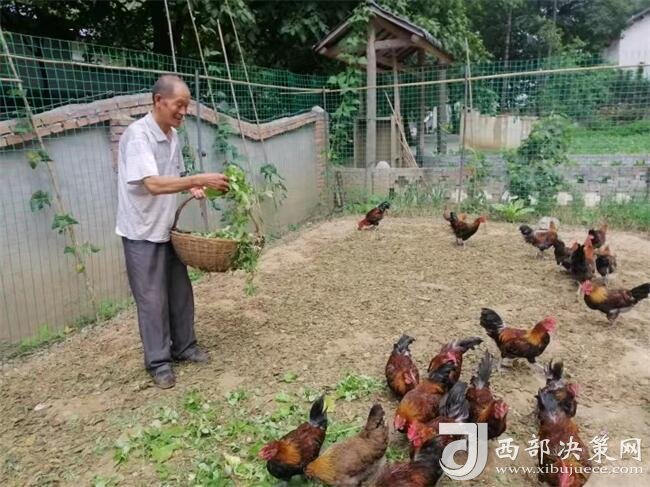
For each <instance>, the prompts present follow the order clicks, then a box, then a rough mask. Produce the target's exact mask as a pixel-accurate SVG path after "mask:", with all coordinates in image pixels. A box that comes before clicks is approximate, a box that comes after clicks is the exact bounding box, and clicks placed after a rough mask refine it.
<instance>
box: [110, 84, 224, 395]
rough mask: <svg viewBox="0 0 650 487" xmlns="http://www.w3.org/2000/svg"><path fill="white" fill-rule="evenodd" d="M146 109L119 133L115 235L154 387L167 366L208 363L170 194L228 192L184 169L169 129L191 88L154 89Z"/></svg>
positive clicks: (215, 176) (167, 383)
mask: <svg viewBox="0 0 650 487" xmlns="http://www.w3.org/2000/svg"><path fill="white" fill-rule="evenodd" d="M152 92H153V110H152V111H151V112H150V113H149V114H147V115H146V116H145V117H143V118H141V119H140V120H138V121H136V122H133V123H132V124H131V125H129V127H128V128H127V129H126V131H125V132H124V134H123V135H122V138H121V139H120V145H119V156H118V205H117V223H116V229H115V231H116V233H117V234H118V235H119V236H121V237H122V243H123V245H124V255H125V258H126V270H127V274H128V278H129V284H130V286H131V291H132V292H133V296H134V297H135V302H136V305H137V308H138V324H139V328H140V338H141V339H142V345H143V348H144V362H145V367H146V368H147V370H148V371H149V373H150V374H151V376H152V377H153V381H154V383H155V384H156V385H157V386H158V387H160V388H163V389H167V388H169V387H173V386H174V384H175V382H176V378H175V376H174V373H173V370H172V366H171V362H172V359H174V360H188V361H191V362H207V361H208V360H209V357H208V355H207V354H206V353H205V352H204V351H201V350H200V349H199V348H198V347H197V344H196V336H195V334H194V297H193V293H192V285H191V283H190V279H189V277H188V274H187V267H186V266H185V265H184V264H183V263H182V262H181V261H180V260H179V259H178V257H177V256H176V253H175V252H174V248H173V247H172V245H171V242H170V230H171V226H172V224H173V219H174V213H175V211H176V207H177V201H176V193H179V192H181V191H188V190H189V191H190V192H191V193H192V195H193V196H195V197H197V198H202V197H204V196H205V195H204V194H203V189H204V188H206V187H208V188H213V189H216V190H220V191H226V190H227V189H228V178H227V177H226V176H224V175H223V174H219V173H204V174H196V175H192V176H182V174H184V172H185V166H184V164H183V158H182V157H181V151H180V147H179V140H178V135H177V133H176V128H178V127H180V125H181V123H182V122H183V118H184V117H185V115H186V114H187V107H188V105H189V102H190V91H189V89H188V87H187V85H186V84H185V83H184V82H183V80H181V79H180V78H179V77H178V76H174V75H164V76H161V77H160V79H158V81H156V83H155V84H154V86H153V90H152Z"/></svg>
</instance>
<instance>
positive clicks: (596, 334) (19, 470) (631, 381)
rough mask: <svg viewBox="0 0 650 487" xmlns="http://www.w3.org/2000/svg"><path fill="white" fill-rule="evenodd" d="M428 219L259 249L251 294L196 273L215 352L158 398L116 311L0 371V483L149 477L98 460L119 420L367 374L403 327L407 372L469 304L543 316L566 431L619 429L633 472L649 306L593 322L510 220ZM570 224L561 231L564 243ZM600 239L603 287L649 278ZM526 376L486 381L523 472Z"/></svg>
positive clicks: (474, 325)
mask: <svg viewBox="0 0 650 487" xmlns="http://www.w3.org/2000/svg"><path fill="white" fill-rule="evenodd" d="M444 223H445V222H443V221H442V219H439V220H436V221H432V220H430V219H424V218H417V219H406V218H403V219H400V218H392V219H387V220H386V221H385V222H383V223H382V230H381V234H382V239H381V240H377V239H375V237H374V235H372V234H371V233H368V232H357V231H356V230H355V229H354V219H352V218H342V219H338V220H333V221H330V222H325V223H322V224H319V225H316V226H315V227H311V228H306V229H304V230H302V231H300V232H298V233H294V234H292V235H290V236H288V237H286V238H285V239H284V240H283V241H282V242H280V243H279V244H277V245H275V246H273V247H272V248H270V249H268V250H267V252H266V253H265V255H264V258H263V263H262V271H261V273H260V275H259V284H260V288H259V292H258V293H257V295H256V296H254V297H252V298H246V297H245V296H244V295H243V293H242V287H243V279H242V277H241V276H237V275H210V276H207V277H205V278H204V279H203V280H202V281H201V282H200V283H199V284H198V285H197V286H196V288H195V292H196V303H197V323H198V324H197V332H198V335H199V340H200V342H201V344H202V345H203V346H204V347H206V348H208V349H209V350H210V351H211V353H212V356H213V359H214V360H213V362H212V363H211V364H210V365H208V366H204V367H194V366H187V365H182V366H179V367H178V368H177V371H178V385H177V387H176V388H174V389H172V390H169V391H159V390H157V389H155V388H152V387H150V386H149V380H148V377H147V376H146V375H145V373H144V371H143V370H142V357H141V351H140V343H139V337H138V335H137V326H136V321H135V315H134V312H133V311H128V312H126V313H123V314H121V315H120V316H118V317H117V318H116V319H115V320H113V321H112V322H111V323H109V324H107V325H106V326H102V327H101V328H95V329H91V330H89V331H88V332H86V333H81V334H79V335H77V336H74V337H72V338H71V339H69V340H67V341H66V342H64V343H61V344H58V345H55V346H53V347H52V348H51V349H49V350H47V351H45V352H42V353H39V354H38V355H36V356H33V357H31V358H29V359H27V360H24V361H20V362H18V363H16V364H13V365H10V366H6V367H5V369H4V370H3V372H2V376H1V377H0V444H2V445H3V448H2V452H1V453H0V458H1V459H2V462H1V463H0V485H3V486H4V485H17V486H18V485H20V486H22V485H91V479H92V478H93V476H94V475H95V474H98V473H100V474H102V475H104V474H105V475H108V476H111V475H117V478H118V479H121V481H120V482H119V484H120V485H158V484H159V483H160V481H159V480H158V476H157V474H156V471H155V469H154V468H153V467H150V466H149V467H142V468H139V469H131V471H130V470H129V469H128V468H126V469H125V468H121V469H118V468H117V467H116V466H115V465H114V462H113V459H112V455H113V447H112V445H114V443H115V441H116V439H117V438H119V437H120V435H121V433H122V432H123V431H124V430H126V429H128V428H130V427H131V426H133V424H132V422H133V419H129V418H136V417H141V416H143V415H146V414H147V412H148V411H150V410H151V409H152V408H154V407H160V405H164V404H167V403H170V404H171V403H173V402H174V401H178V399H179V398H180V397H182V396H183V395H184V394H186V393H187V392H188V391H191V390H199V391H200V392H201V393H202V394H203V395H204V396H205V397H208V398H223V397H224V395H225V394H227V393H228V392H230V391H233V390H235V389H238V388H246V389H248V390H256V391H257V396H256V397H258V398H259V399H258V405H260V407H264V404H265V402H264V401H265V398H268V397H272V396H273V395H274V394H275V393H276V392H277V391H278V390H279V388H280V387H281V385H280V384H279V377H281V374H284V373H286V371H287V370H291V371H295V372H297V373H298V374H299V377H300V378H299V379H298V382H299V383H300V385H301V386H305V387H307V386H309V387H313V388H316V389H320V388H322V386H323V385H324V384H329V385H331V384H334V383H336V381H337V380H339V379H340V377H341V376H342V374H343V373H344V372H345V371H354V372H357V373H363V374H367V375H370V376H373V377H376V378H378V379H382V380H383V367H384V365H385V361H386V358H387V356H388V353H389V351H390V349H391V346H392V343H393V341H394V340H395V339H396V338H397V337H398V336H399V335H400V334H401V333H403V332H407V333H409V334H412V336H415V337H416V338H417V341H416V342H415V343H414V344H413V346H412V350H413V353H414V356H415V357H416V358H417V359H418V362H419V364H420V366H421V368H424V367H425V366H426V363H427V362H428V359H429V358H430V356H431V355H432V354H433V353H435V352H437V351H438V350H439V348H440V347H441V346H442V345H443V343H445V342H447V341H449V340H451V339H454V338H461V337H467V336H474V335H475V336H481V337H484V338H487V337H485V335H484V332H483V330H482V329H481V328H480V327H479V326H478V315H479V313H480V309H481V307H486V306H487V307H490V308H494V309H495V310H497V311H498V312H500V313H501V314H502V316H503V317H504V319H505V320H506V321H508V322H509V323H510V324H512V325H515V326H522V327H524V326H526V327H527V326H532V325H533V324H534V323H535V322H536V321H539V319H541V318H542V317H544V316H546V315H549V314H553V315H555V316H557V318H558V323H559V326H558V330H557V333H556V335H555V337H554V338H553V340H552V342H551V345H550V346H549V347H548V349H547V351H546V352H545V354H544V355H543V359H550V358H558V359H559V358H561V359H563V360H564V362H565V369H566V370H567V373H568V376H569V377H570V378H571V380H574V381H577V382H578V383H580V385H581V386H582V395H581V397H580V405H579V408H578V415H577V421H578V423H579V424H580V425H581V428H582V430H583V432H584V438H583V439H585V440H586V441H587V442H588V441H590V440H591V439H592V438H593V437H594V436H596V435H598V434H600V433H603V432H607V433H608V434H609V437H610V443H609V446H610V452H611V451H613V452H614V453H615V455H618V451H619V446H618V442H619V441H620V440H621V439H626V438H641V439H642V446H643V451H642V459H643V462H642V463H641V464H638V463H634V461H631V462H623V461H618V462H616V463H613V464H612V465H614V464H615V465H642V466H644V467H645V470H646V472H649V471H650V466H649V464H648V461H649V459H650V450H649V449H648V445H649V444H650V402H649V401H650V399H649V398H650V361H649V359H648V352H649V351H650V301H647V302H643V303H642V304H641V305H639V306H638V307H637V308H636V309H634V310H632V311H631V312H629V313H627V314H625V315H623V316H622V318H621V319H620V323H619V324H618V325H617V326H616V327H614V328H609V327H608V326H607V321H606V319H605V318H604V316H603V315H601V314H599V313H597V312H594V311H591V310H589V309H587V308H586V306H585V305H584V303H583V302H582V300H578V298H577V293H576V286H575V285H574V284H573V283H572V282H571V280H570V279H569V278H568V276H567V275H564V274H563V273H562V272H560V271H559V270H558V269H557V268H556V266H555V264H554V261H553V259H552V255H550V254H549V256H547V258H546V259H545V260H544V261H541V262H540V261H538V260H536V259H535V258H534V257H535V249H533V248H532V247H529V246H526V245H525V244H524V243H523V242H522V241H521V238H520V237H519V234H518V232H517V230H516V227H515V226H514V225H507V224H498V223H489V224H488V225H487V227H486V228H485V230H483V229H482V230H480V231H479V233H478V234H477V235H476V236H475V237H474V238H473V239H472V240H470V242H469V244H468V246H467V248H466V249H465V250H460V249H458V248H455V246H454V245H453V238H451V236H450V234H449V231H448V229H447V228H446V225H445V224H444ZM583 232H584V230H583V229H564V228H561V230H560V234H561V235H562V237H563V238H565V241H569V240H571V238H578V237H581V236H582V235H583ZM582 238H583V237H582ZM610 238H611V245H612V248H613V250H614V251H615V252H616V253H617V255H618V260H619V269H620V272H619V275H618V276H616V280H615V283H616V284H617V285H623V286H634V285H637V284H641V283H642V282H647V281H649V280H650V266H648V262H650V243H649V242H648V241H647V240H646V239H645V238H643V237H640V236H637V235H633V234H624V233H621V232H614V233H613V235H612V236H611V237H610ZM479 348H480V349H479V350H476V351H473V352H470V353H468V357H467V361H466V362H465V365H464V371H463V379H464V380H469V378H470V376H471V374H472V372H473V370H474V369H475V367H476V364H477V363H478V359H479V357H480V356H481V355H482V351H483V350H484V349H485V348H488V349H490V350H491V351H492V352H493V353H494V352H495V346H494V344H493V343H492V342H489V341H488V340H486V341H485V342H484V344H483V345H481V347H479ZM542 383H543V378H542V376H541V374H535V373H534V372H533V371H531V370H529V369H528V367H527V366H525V365H523V366H521V367H515V369H514V370H512V371H510V372H505V373H502V374H497V375H495V377H494V378H493V381H492V387H493V390H494V391H495V392H496V393H497V394H498V395H501V396H503V397H504V398H505V399H506V401H507V402H508V403H509V405H510V413H509V428H508V431H507V433H506V435H508V436H512V437H513V438H514V439H515V440H516V441H517V442H519V444H520V445H522V447H521V450H522V451H521V452H520V455H519V458H520V460H519V461H518V462H517V463H518V464H519V465H533V463H532V459H530V457H529V456H528V454H526V453H525V452H523V448H525V447H527V446H528V445H527V444H526V442H527V441H528V440H529V439H530V438H531V436H532V434H533V433H535V432H536V423H535V420H534V416H533V407H534V404H535V402H534V394H535V393H536V392H537V390H538V388H539V387H540V386H541V385H542ZM371 399H378V400H380V401H381V402H382V403H383V404H384V406H385V407H386V408H387V410H388V412H389V418H390V419H392V411H393V409H394V407H395V403H394V401H392V400H391V399H390V398H389V396H388V395H387V394H386V393H385V392H384V391H382V392H379V393H377V394H374V395H373V397H372V398H368V400H367V401H361V402H352V403H345V404H343V405H342V406H341V407H340V408H337V411H336V414H337V415H341V416H345V417H346V418H353V417H355V415H357V414H359V415H364V414H365V411H367V409H368V407H369V405H370V400H371ZM116 472H117V473H116ZM614 480H615V482H614ZM644 482H646V483H644ZM474 483H476V484H482V485H512V486H523V485H538V483H537V481H536V480H535V478H534V476H531V475H527V476H524V475H521V474H519V475H515V474H497V473H495V471H494V470H493V469H492V468H490V469H488V470H487V471H486V472H485V473H484V474H483V475H482V476H481V478H480V479H479V480H478V481H475V482H474ZM181 484H182V483H181ZM451 484H452V482H451V481H450V480H449V479H447V480H445V481H443V482H441V485H451ZM215 485H217V484H215ZM218 485H222V484H218ZM223 485H227V484H223ZM240 485H246V484H241V483H240ZM250 485H256V484H250ZM589 485H593V486H599V485H600V486H606V485H617V486H618V487H622V486H625V485H634V486H640V485H650V482H649V481H648V474H647V473H646V474H645V475H644V476H643V477H641V476H639V475H628V476H624V475H617V476H615V477H614V476H592V479H591V480H590V482H589Z"/></svg>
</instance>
